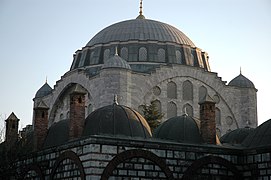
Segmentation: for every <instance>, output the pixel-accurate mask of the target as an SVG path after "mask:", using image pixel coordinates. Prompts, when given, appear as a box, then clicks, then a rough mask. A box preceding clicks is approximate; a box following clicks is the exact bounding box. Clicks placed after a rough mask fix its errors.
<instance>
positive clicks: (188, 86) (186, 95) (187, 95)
mask: <svg viewBox="0 0 271 180" xmlns="http://www.w3.org/2000/svg"><path fill="white" fill-rule="evenodd" d="M183 100H188V101H193V84H192V83H191V82H190V81H188V80H187V81H184V82H183Z"/></svg>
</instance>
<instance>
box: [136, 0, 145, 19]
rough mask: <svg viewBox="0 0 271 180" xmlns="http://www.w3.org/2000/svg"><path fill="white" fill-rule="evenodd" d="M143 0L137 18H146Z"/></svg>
mask: <svg viewBox="0 0 271 180" xmlns="http://www.w3.org/2000/svg"><path fill="white" fill-rule="evenodd" d="M142 1H143V0H140V6H139V16H137V18H136V19H145V16H144V15H143V10H142V9H143V2H142Z"/></svg>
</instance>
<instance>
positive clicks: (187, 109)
mask: <svg viewBox="0 0 271 180" xmlns="http://www.w3.org/2000/svg"><path fill="white" fill-rule="evenodd" d="M183 113H187V114H188V116H190V117H194V111H193V107H192V106H191V105H190V104H185V105H184V106H183Z"/></svg>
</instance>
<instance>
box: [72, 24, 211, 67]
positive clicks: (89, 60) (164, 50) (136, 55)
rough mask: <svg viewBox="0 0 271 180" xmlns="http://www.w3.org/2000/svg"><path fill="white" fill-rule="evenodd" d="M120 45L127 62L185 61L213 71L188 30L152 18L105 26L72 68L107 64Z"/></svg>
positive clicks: (176, 62)
mask: <svg viewBox="0 0 271 180" xmlns="http://www.w3.org/2000/svg"><path fill="white" fill-rule="evenodd" d="M116 46H118V51H119V52H118V54H119V56H120V57H121V58H123V59H124V60H126V61H127V62H141V63H142V64H146V62H155V63H167V64H182V65H189V66H195V67H200V68H203V69H205V70H207V71H210V67H209V63H208V56H207V55H206V53H204V52H202V51H201V50H200V49H199V48H196V46H195V45H194V43H193V42H192V41H191V40H190V39H189V38H188V37H187V36H186V35H185V34H184V33H182V32H181V31H180V30H178V29H177V28H175V27H173V26H171V25H168V24H165V23H162V22H159V21H154V20H149V19H133V20H128V21H122V22H119V23H116V24H113V25H111V26H108V27H106V28H104V29H103V30H101V31H100V32H99V33H97V34H96V35H95V36H94V37H93V38H92V39H91V40H90V41H89V42H88V43H87V45H86V46H85V47H84V48H83V49H82V50H79V51H77V52H76V54H75V55H74V60H73V63H72V66H71V69H70V70H73V69H77V68H81V67H87V66H92V65H99V64H103V63H104V62H105V60H106V59H108V58H110V57H112V56H114V54H115V53H114V52H115V50H114V49H115V48H116ZM132 70H134V69H133V68H132Z"/></svg>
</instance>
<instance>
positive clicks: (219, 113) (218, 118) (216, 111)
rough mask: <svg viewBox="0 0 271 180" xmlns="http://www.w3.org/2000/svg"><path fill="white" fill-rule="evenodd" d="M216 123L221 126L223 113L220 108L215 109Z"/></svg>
mask: <svg viewBox="0 0 271 180" xmlns="http://www.w3.org/2000/svg"><path fill="white" fill-rule="evenodd" d="M215 122H216V124H217V125H221V111H220V109H219V108H217V107H216V108H215Z"/></svg>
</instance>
